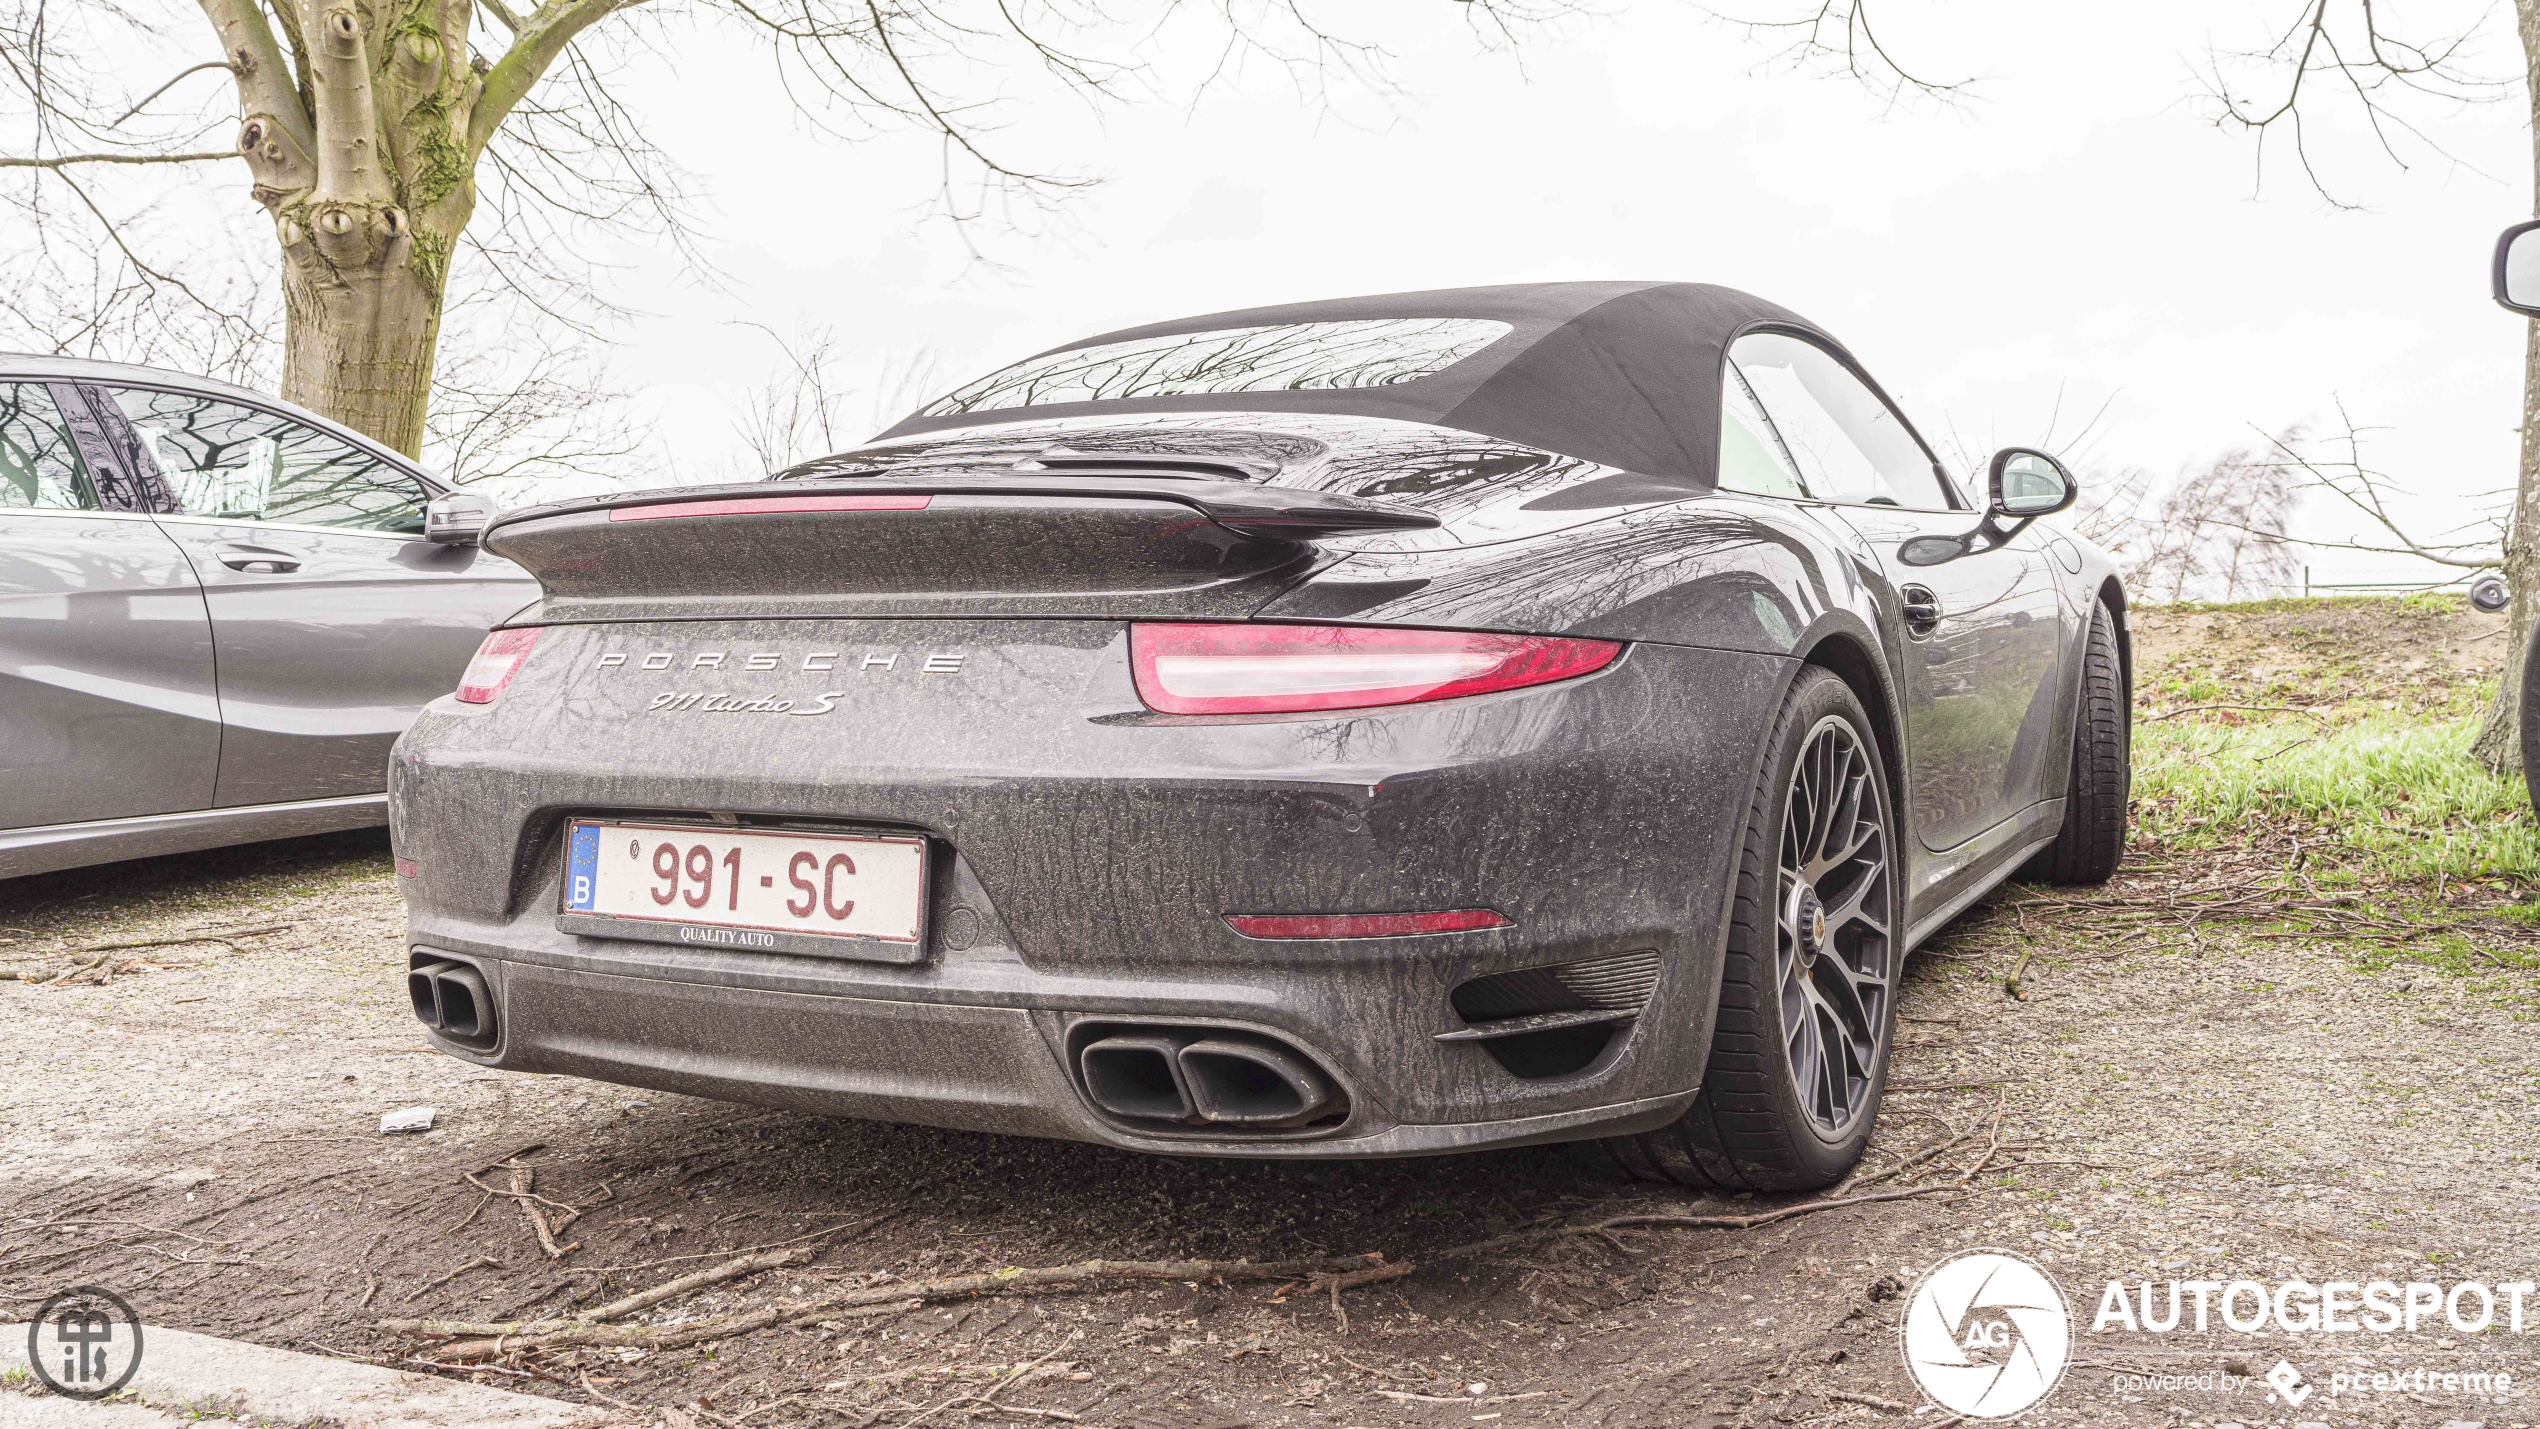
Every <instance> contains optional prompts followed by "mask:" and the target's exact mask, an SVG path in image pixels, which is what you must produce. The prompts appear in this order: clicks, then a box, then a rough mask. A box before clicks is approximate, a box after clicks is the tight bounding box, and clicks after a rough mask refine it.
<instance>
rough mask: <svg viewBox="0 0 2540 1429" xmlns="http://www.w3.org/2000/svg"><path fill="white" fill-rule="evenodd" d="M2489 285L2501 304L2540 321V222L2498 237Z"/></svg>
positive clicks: (2511, 230) (2522, 226)
mask: <svg viewBox="0 0 2540 1429" xmlns="http://www.w3.org/2000/svg"><path fill="white" fill-rule="evenodd" d="M2488 281H2489V283H2490V284H2491V285H2492V286H2493V287H2494V289H2495V293H2496V301H2497V302H2499V303H2502V304H2503V305H2504V306H2506V307H2508V308H2511V309H2513V310H2514V311H2515V312H2518V313H2522V314H2524V315H2526V316H2529V317H2535V318H2540V220H2536V221H2534V222H2531V223H2517V224H2515V225H2514V226H2513V227H2511V228H2508V229H2506V230H2505V231H2504V232H2503V233H2500V234H2498V235H2497V236H2496V262H2495V266H2494V268H2493V269H2492V270H2491V271H2490V273H2489V275H2488Z"/></svg>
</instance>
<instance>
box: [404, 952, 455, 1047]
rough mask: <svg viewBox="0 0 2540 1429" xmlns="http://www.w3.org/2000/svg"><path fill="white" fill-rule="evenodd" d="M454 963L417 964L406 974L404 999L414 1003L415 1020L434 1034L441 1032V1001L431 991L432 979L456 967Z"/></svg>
mask: <svg viewBox="0 0 2540 1429" xmlns="http://www.w3.org/2000/svg"><path fill="white" fill-rule="evenodd" d="M457 966H458V964H456V963H444V962H435V963H418V964H416V965H415V966H414V967H413V968H412V969H411V970H410V971H408V972H407V974H406V997H407V999H408V1000H409V1001H411V1002H413V1003H414V1008H415V1018H416V1020H418V1021H420V1022H422V1023H423V1025H424V1026H426V1027H429V1028H431V1029H432V1030H434V1031H435V1032H438V1031H440V1030H441V999H440V997H439V996H438V995H437V994H435V993H434V992H433V990H432V979H433V978H434V977H436V976H438V975H440V974H441V973H445V972H447V971H449V970H450V969H451V968H454V967H457Z"/></svg>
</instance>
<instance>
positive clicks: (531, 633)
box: [458, 625, 539, 705]
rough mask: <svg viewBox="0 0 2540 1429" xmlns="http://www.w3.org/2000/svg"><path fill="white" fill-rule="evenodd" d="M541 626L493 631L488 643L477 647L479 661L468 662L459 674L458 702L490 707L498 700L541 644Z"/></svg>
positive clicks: (488, 634) (476, 659)
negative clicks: (497, 696)
mask: <svg viewBox="0 0 2540 1429" xmlns="http://www.w3.org/2000/svg"><path fill="white" fill-rule="evenodd" d="M538 631H539V628H538V627H537V626H534V625H532V626H522V627H518V628H515V629H511V630H495V631H490V632H488V633H487V634H486V636H485V643H484V644H482V645H479V646H477V647H476V658H475V659H473V660H470V661H468V662H467V668H466V669H465V670H463V671H461V672H460V674H459V688H458V699H459V703H461V704H469V705H490V704H492V703H493V702H494V697H495V696H496V695H499V694H501V693H502V692H503V686H505V685H508V684H510V683H511V680H512V676H513V675H514V674H515V673H517V672H518V671H519V669H520V662H521V661H523V660H526V659H528V658H529V652H530V651H531V650H532V649H534V648H536V646H537V644H538Z"/></svg>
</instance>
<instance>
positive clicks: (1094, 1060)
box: [1076, 1023, 1349, 1131]
mask: <svg viewBox="0 0 2540 1429" xmlns="http://www.w3.org/2000/svg"><path fill="white" fill-rule="evenodd" d="M1089 1031H1090V1034H1091V1036H1092V1039H1093V1040H1091V1041H1089V1042H1086V1043H1085V1044H1084V1045H1083V1046H1082V1047H1081V1048H1080V1049H1079V1050H1078V1051H1077V1053H1076V1069H1077V1071H1078V1073H1079V1074H1080V1075H1081V1076H1082V1077H1083V1079H1084V1088H1085V1099H1086V1100H1088V1101H1090V1102H1092V1103H1093V1104H1094V1105H1095V1107H1097V1108H1098V1109H1100V1110H1101V1111H1103V1112H1104V1113H1105V1114H1107V1115H1110V1116H1114V1117H1117V1118H1119V1119H1121V1120H1123V1121H1136V1122H1146V1123H1149V1124H1155V1123H1166V1122H1169V1123H1172V1124H1173V1125H1175V1126H1181V1127H1222V1128H1225V1129H1227V1130H1238V1129H1240V1130H1245V1131H1276V1130H1285V1129H1289V1128H1295V1127H1303V1126H1309V1125H1314V1124H1317V1123H1322V1122H1334V1123H1336V1122H1337V1121H1338V1120H1339V1119H1340V1118H1341V1117H1343V1116H1344V1115H1346V1114H1347V1112H1348V1110H1349V1102H1348V1099H1347V1098H1346V1097H1345V1096H1343V1095H1342V1093H1341V1090H1340V1088H1339V1086H1338V1085H1337V1084H1336V1083H1334V1081H1333V1080H1332V1077H1331V1074H1330V1073H1328V1072H1325V1071H1324V1070H1323V1069H1322V1068H1321V1067H1320V1066H1318V1065H1316V1063H1315V1061H1314V1059H1313V1058H1312V1057H1310V1056H1308V1055H1307V1054H1305V1053H1304V1052H1301V1051H1298V1050H1297V1049H1295V1048H1293V1047H1289V1046H1287V1045H1285V1044H1283V1043H1281V1042H1279V1041H1278V1040H1276V1039H1275V1038H1272V1037H1269V1036H1267V1035H1263V1034H1258V1033H1251V1032H1244V1031H1239V1030H1236V1029H1231V1028H1224V1027H1175V1026H1142V1025H1138V1024H1134V1023H1132V1024H1129V1025H1125V1026H1124V1025H1121V1024H1118V1023H1112V1024H1109V1025H1106V1026H1102V1027H1096V1028H1092V1029H1089Z"/></svg>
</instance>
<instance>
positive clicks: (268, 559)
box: [220, 551, 300, 576]
mask: <svg viewBox="0 0 2540 1429" xmlns="http://www.w3.org/2000/svg"><path fill="white" fill-rule="evenodd" d="M220 563H221V564H222V565H224V566H227V567H229V568H230V569H231V570H233V571H246V572H249V573H250V574H254V575H266V576H287V575H289V574H291V573H292V572H293V571H296V570H298V569H300V563H299V562H298V561H295V560H293V559H291V558H290V557H289V556H273V555H263V556H260V555H254V554H251V553H249V552H246V551H231V552H228V553H225V554H224V555H222V557H221V558H220Z"/></svg>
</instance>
